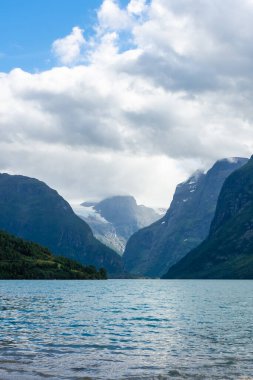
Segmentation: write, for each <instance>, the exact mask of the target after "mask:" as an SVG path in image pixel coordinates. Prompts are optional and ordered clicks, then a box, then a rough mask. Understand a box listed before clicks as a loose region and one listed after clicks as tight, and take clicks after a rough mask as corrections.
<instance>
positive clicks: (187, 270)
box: [164, 157, 253, 279]
mask: <svg viewBox="0 0 253 380" xmlns="http://www.w3.org/2000/svg"><path fill="white" fill-rule="evenodd" d="M164 278H221V279H222V278H226V279H229V278H230V279H253V157H252V158H251V159H250V161H249V162H248V163H247V164H246V165H245V166H243V167H242V168H241V169H239V170H237V171H235V172H234V173H233V174H231V175H230V176H229V177H228V179H227V180H226V181H225V183H224V186H223V188H222V191H221V193H220V196H219V200H218V204H217V209H216V214H215V217H214V220H213V222H212V225H211V230H210V234H209V236H208V238H207V239H206V240H205V241H204V242H203V243H202V244H201V245H199V246H198V247H197V248H196V249H194V250H192V251H191V252H190V253H188V255H186V257H184V258H183V259H182V260H181V261H180V262H179V263H177V264H176V265H174V266H173V267H172V268H171V269H170V270H169V272H168V273H167V274H166V275H165V276H164Z"/></svg>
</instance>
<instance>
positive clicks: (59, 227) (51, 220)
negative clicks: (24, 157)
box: [0, 174, 122, 275]
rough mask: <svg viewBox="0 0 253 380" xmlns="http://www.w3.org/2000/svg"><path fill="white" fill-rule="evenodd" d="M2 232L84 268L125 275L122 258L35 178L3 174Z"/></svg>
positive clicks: (0, 197) (0, 185)
mask: <svg viewBox="0 0 253 380" xmlns="http://www.w3.org/2000/svg"><path fill="white" fill-rule="evenodd" d="M0 230H3V231H7V232H8V233H10V234H13V235H14V236H19V237H21V238H22V239H25V240H28V241H32V242H34V243H37V244H40V245H42V246H43V247H46V248H48V249H49V251H50V252H52V254H54V255H56V256H64V257H67V258H68V259H71V260H75V261H78V262H79V263H81V264H82V265H93V266H95V267H96V268H99V267H103V268H105V269H106V271H107V272H108V273H109V275H111V274H112V275H116V274H118V273H119V274H120V273H121V272H122V263H121V257H120V256H119V255H118V254H117V253H116V252H114V251H113V250H111V249H110V248H108V247H106V246H105V245H103V244H102V243H100V242H99V241H98V240H96V239H95V238H94V236H93V234H92V231H91V229H90V227H89V226H88V224H87V223H85V222H84V221H83V220H81V219H80V218H79V217H78V216H77V215H75V213H74V212H73V210H72V208H71V207H70V205H69V204H68V202H66V201H65V200H64V199H63V198H62V197H61V196H60V195H59V194H58V193H57V192H56V191H55V190H53V189H51V188H50V187H49V186H47V185H46V184H45V183H43V182H41V181H38V180H37V179H35V178H29V177H24V176H19V175H9V174H0Z"/></svg>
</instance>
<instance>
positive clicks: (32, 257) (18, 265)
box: [0, 231, 106, 280]
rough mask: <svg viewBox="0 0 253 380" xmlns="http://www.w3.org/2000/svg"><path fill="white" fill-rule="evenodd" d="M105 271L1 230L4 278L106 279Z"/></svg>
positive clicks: (0, 268) (0, 265)
mask: <svg viewBox="0 0 253 380" xmlns="http://www.w3.org/2000/svg"><path fill="white" fill-rule="evenodd" d="M105 278H106V273H105V271H104V270H99V271H96V269H95V268H93V267H84V266H82V265H81V264H78V263H77V262H75V261H72V260H69V259H67V258H66V257H59V256H58V257H56V256H53V255H52V254H51V253H50V252H49V251H48V250H47V249H46V248H43V247H41V246H39V245H38V244H35V243H31V242H28V241H25V240H22V239H20V238H16V237H14V236H12V235H9V234H7V233H5V232H2V231H0V279H1V280H2V279H68V280H70V279H79V280H84V279H85V280H88V279H105Z"/></svg>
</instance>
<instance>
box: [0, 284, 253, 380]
mask: <svg viewBox="0 0 253 380" xmlns="http://www.w3.org/2000/svg"><path fill="white" fill-rule="evenodd" d="M252 301H253V282H252V281H159V280H131V281H129V280H109V281H0V323H1V329H0V379H1V380H14V379H15V380H16V379H18V380H34V379H36V380H37V379H38V380H41V379H50V380H56V379H57V380H59V379H62V380H63V379H68V380H72V379H73V380H81V379H82V380H85V379H86V380H88V379H95V380H99V379H103V380H104V379H110V380H121V379H122V380H152V379H153V380H167V379H192V380H193V379H194V380H201V379H210V380H213V379H214V380H215V379H219V380H221V379H222V380H223V379H224V380H225V379H229V380H231V379H236V380H237V379H239V380H249V379H251V380H252V379H253V377H252V373H253V364H252V363H253V328H252V327H253V326H252V315H253V302H252Z"/></svg>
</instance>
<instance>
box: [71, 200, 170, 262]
mask: <svg viewBox="0 0 253 380" xmlns="http://www.w3.org/2000/svg"><path fill="white" fill-rule="evenodd" d="M73 210H74V211H75V213H76V214H77V215H78V216H80V217H81V218H82V219H83V220H85V221H86V222H87V223H88V224H89V226H90V227H91V229H92V231H93V233H94V235H95V237H96V238H97V239H99V240H100V241H101V242H103V243H104V244H106V245H107V246H109V247H111V248H113V249H114V250H116V251H117V252H118V253H119V254H123V251H124V249H125V246H126V242H127V240H128V239H129V237H130V236H131V235H132V234H133V233H134V232H136V231H137V230H139V229H140V228H143V227H145V226H147V225H149V224H151V223H153V222H154V221H156V220H158V219H160V218H161V217H162V215H163V213H162V210H159V212H158V211H155V210H153V209H152V208H149V207H145V206H143V205H137V203H136V200H135V199H134V197H131V196H114V197H110V198H106V199H104V200H102V201H101V202H99V203H92V202H84V203H82V204H81V205H73Z"/></svg>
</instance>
